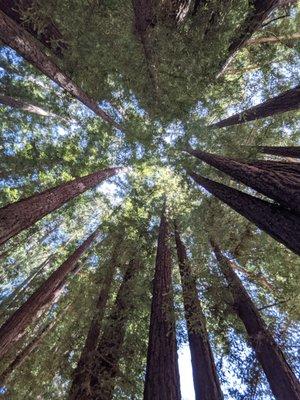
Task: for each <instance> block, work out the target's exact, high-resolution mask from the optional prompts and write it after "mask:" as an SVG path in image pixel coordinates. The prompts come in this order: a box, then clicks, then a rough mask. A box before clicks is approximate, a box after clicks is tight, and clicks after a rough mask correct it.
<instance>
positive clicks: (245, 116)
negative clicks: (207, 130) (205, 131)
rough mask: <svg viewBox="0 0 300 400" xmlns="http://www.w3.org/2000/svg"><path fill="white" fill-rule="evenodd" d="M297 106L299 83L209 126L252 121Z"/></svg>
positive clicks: (299, 96) (299, 97)
mask: <svg viewBox="0 0 300 400" xmlns="http://www.w3.org/2000/svg"><path fill="white" fill-rule="evenodd" d="M299 108H300V85H298V86H296V87H294V88H292V89H290V90H287V91H285V92H283V93H280V94H279V95H278V96H275V97H271V98H270V99H268V100H266V101H264V102H263V103H260V104H258V105H257V106H254V107H251V108H249V109H248V110H245V111H242V112H240V113H237V114H234V115H232V116H231V117H228V118H226V119H222V120H221V121H219V122H216V123H215V124H212V125H210V126H211V127H212V128H224V127H226V126H232V125H238V124H244V123H245V122H248V121H254V120H257V119H261V118H266V117H270V116H272V115H276V114H281V113H284V112H288V111H293V110H298V109H299Z"/></svg>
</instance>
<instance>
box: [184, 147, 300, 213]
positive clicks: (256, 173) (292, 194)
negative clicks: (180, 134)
mask: <svg viewBox="0 0 300 400" xmlns="http://www.w3.org/2000/svg"><path fill="white" fill-rule="evenodd" d="M187 151H188V152H189V153H190V154H192V155H194V156H195V157H197V158H199V159H200V160H202V161H205V162H206V163H208V164H209V165H212V166H213V167H215V168H217V169H218V170H219V171H222V172H224V173H225V174H228V175H229V176H231V177H232V178H233V179H235V180H236V181H238V182H242V183H244V184H245V185H247V186H249V187H251V188H252V189H255V190H257V191H258V192H260V193H262V194H264V195H265V196H268V197H269V198H271V199H273V200H275V201H277V202H278V203H279V204H281V205H282V206H283V207H286V208H288V209H290V210H292V211H294V212H295V213H300V174H298V175H297V174H290V173H287V172H278V171H272V170H271V169H266V168H264V169H261V168H257V166H253V165H250V164H247V163H244V162H242V161H239V160H234V159H232V158H229V157H222V156H219V155H216V154H210V153H206V152H204V151H201V150H193V149H188V150H187Z"/></svg>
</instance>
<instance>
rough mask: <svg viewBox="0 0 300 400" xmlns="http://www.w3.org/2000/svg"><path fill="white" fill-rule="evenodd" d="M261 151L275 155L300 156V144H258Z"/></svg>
mask: <svg viewBox="0 0 300 400" xmlns="http://www.w3.org/2000/svg"><path fill="white" fill-rule="evenodd" d="M257 149H258V151H259V152H260V153H265V154H271V155H274V156H282V157H291V158H300V146H258V147H257Z"/></svg>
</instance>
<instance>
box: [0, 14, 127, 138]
mask: <svg viewBox="0 0 300 400" xmlns="http://www.w3.org/2000/svg"><path fill="white" fill-rule="evenodd" d="M0 39H1V40H2V41H3V42H4V43H5V44H7V45H8V46H10V47H11V48H12V49H14V50H15V51H16V52H17V53H19V54H21V55H22V56H23V57H24V58H25V59H26V60H27V61H28V62H30V63H31V64H32V65H34V66H35V67H36V68H37V69H39V70H40V71H41V72H42V73H43V74H45V75H47V76H48V77H49V78H50V79H51V80H52V81H53V82H55V83H57V85H58V86H60V87H61V88H62V89H64V90H65V91H66V92H68V93H70V94H71V96H73V97H75V98H76V99H77V100H79V101H80V102H81V103H82V104H84V105H85V106H86V107H88V108H89V109H90V110H92V111H93V112H94V113H95V114H96V115H98V116H99V117H100V118H102V119H103V120H104V121H105V122H107V123H109V124H111V125H112V126H114V127H115V128H117V129H120V130H122V127H121V126H120V125H119V124H118V123H116V122H115V121H114V120H113V119H112V118H111V117H110V116H109V115H108V114H106V112H105V111H103V110H102V109H101V108H100V107H99V106H98V104H97V102H96V101H95V100H93V99H92V98H91V97H89V96H88V95H87V94H86V93H85V92H84V91H83V90H82V89H80V87H79V86H77V85H76V84H75V83H74V82H73V81H72V80H71V79H70V78H69V77H68V76H67V75H66V74H65V73H64V72H63V71H62V70H61V69H60V68H59V67H58V66H57V65H56V64H55V62H54V61H53V60H52V59H51V58H50V57H49V56H47V55H46V54H45V53H44V51H43V50H42V49H41V48H40V46H39V45H38V44H37V43H36V41H35V40H34V38H33V37H32V36H31V35H30V34H29V33H28V32H27V31H26V30H25V29H24V28H23V27H22V26H20V25H18V24H16V23H15V22H14V21H13V20H12V19H11V18H9V17H8V16H7V15H6V14H4V13H3V12H2V11H0Z"/></svg>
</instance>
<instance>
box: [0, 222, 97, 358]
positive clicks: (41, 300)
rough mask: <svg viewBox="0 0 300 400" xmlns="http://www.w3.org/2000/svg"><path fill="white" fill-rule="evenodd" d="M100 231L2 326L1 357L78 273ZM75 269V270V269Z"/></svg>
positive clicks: (94, 233) (87, 240) (93, 234)
mask: <svg viewBox="0 0 300 400" xmlns="http://www.w3.org/2000/svg"><path fill="white" fill-rule="evenodd" d="M98 233H99V228H97V229H96V230H95V231H94V232H93V233H92V234H91V235H90V236H89V237H88V238H87V239H86V240H85V241H84V242H83V243H82V244H81V245H80V246H79V247H78V248H77V249H76V250H75V251H74V253H73V254H72V255H71V256H70V257H69V258H68V259H67V260H66V261H65V262H63V264H62V265H61V266H60V267H59V268H58V269H57V270H56V271H54V272H53V273H52V274H51V275H50V276H49V278H48V279H47V280H46V281H45V282H44V283H43V284H42V285H41V286H40V287H39V288H38V289H37V290H36V291H35V292H34V293H33V294H32V295H31V296H30V297H29V299H28V300H27V301H26V302H25V303H24V304H23V305H22V306H21V307H20V308H19V309H18V310H17V311H15V312H14V314H12V316H11V317H10V318H8V320H7V321H6V322H5V323H4V324H3V325H2V327H1V328H0V357H1V356H3V355H5V354H6V353H7V352H8V351H10V349H11V348H12V347H13V346H14V343H15V342H16V341H18V340H19V339H20V338H21V336H22V335H23V333H24V331H25V330H26V328H27V327H28V326H29V325H30V323H31V322H32V321H33V320H34V319H35V317H36V316H37V315H38V314H39V313H40V312H42V311H43V310H44V308H45V307H47V306H48V305H49V304H51V303H52V302H53V299H55V298H56V296H58V295H59V291H60V290H61V289H62V287H63V285H64V284H65V282H66V279H67V276H68V275H69V274H70V273H71V272H73V273H76V268H77V265H76V264H77V262H78V260H79V258H80V257H81V256H82V254H83V253H84V252H85V251H86V250H87V249H88V248H89V246H90V245H91V244H92V243H93V241H94V240H95V238H96V237H97V235H98ZM74 270H75V271H74Z"/></svg>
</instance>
